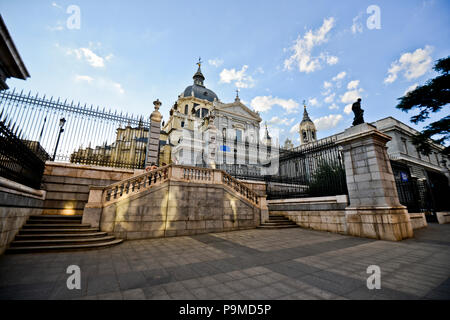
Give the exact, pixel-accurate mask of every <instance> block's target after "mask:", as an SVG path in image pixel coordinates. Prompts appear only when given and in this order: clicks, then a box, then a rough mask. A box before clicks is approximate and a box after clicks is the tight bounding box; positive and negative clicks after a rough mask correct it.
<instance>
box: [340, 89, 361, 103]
mask: <svg viewBox="0 0 450 320" xmlns="http://www.w3.org/2000/svg"><path fill="white" fill-rule="evenodd" d="M362 91H363V89H355V90H348V91H347V92H345V93H344V94H343V95H342V96H341V102H343V103H350V102H352V103H353V102H355V101H356V100H357V99H358V98H360V93H361V92H362Z"/></svg>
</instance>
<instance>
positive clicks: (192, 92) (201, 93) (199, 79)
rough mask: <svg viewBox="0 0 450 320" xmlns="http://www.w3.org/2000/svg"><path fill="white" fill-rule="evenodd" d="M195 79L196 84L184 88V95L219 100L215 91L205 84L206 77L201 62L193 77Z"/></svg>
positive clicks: (211, 100)
mask: <svg viewBox="0 0 450 320" xmlns="http://www.w3.org/2000/svg"><path fill="white" fill-rule="evenodd" d="M192 78H193V79H194V84H193V85H191V86H189V87H187V88H186V89H184V92H183V96H184V97H192V96H194V97H196V98H198V99H203V100H208V101H210V102H213V101H214V99H217V100H219V98H218V97H217V95H216V94H215V93H214V91H212V90H210V89H208V88H206V87H205V85H204V84H203V81H204V80H205V77H204V76H203V73H202V70H201V69H200V62H199V63H198V70H197V72H196V73H195V74H194V76H193V77H192Z"/></svg>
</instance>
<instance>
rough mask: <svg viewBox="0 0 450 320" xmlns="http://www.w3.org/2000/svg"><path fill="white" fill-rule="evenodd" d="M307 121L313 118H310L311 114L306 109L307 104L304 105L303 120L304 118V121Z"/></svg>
mask: <svg viewBox="0 0 450 320" xmlns="http://www.w3.org/2000/svg"><path fill="white" fill-rule="evenodd" d="M305 121H309V122H312V121H311V119H310V118H309V114H308V111H307V110H306V106H305V105H303V120H302V122H305Z"/></svg>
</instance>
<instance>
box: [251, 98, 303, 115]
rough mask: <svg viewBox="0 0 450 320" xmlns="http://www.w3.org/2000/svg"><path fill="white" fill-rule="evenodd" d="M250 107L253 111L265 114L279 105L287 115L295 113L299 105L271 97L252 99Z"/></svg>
mask: <svg viewBox="0 0 450 320" xmlns="http://www.w3.org/2000/svg"><path fill="white" fill-rule="evenodd" d="M250 105H251V107H252V108H253V109H254V110H255V111H259V112H265V111H268V110H270V109H271V108H272V107H273V106H274V105H279V106H281V107H282V108H283V109H285V110H286V111H287V112H288V113H292V112H295V111H296V110H297V108H298V106H299V104H298V103H297V102H296V101H294V100H292V99H289V100H286V99H281V98H277V97H272V96H258V97H254V98H253V99H252V101H251V102H250Z"/></svg>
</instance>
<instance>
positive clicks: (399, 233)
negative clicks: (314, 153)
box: [337, 123, 413, 241]
mask: <svg viewBox="0 0 450 320" xmlns="http://www.w3.org/2000/svg"><path fill="white" fill-rule="evenodd" d="M389 140H391V138H390V137H389V136H387V135H385V134H383V133H381V132H380V131H378V130H377V128H376V127H375V126H372V125H370V124H367V123H363V124H360V125H357V126H353V127H351V128H349V129H347V130H345V131H344V133H343V134H341V135H340V136H339V137H338V141H337V142H338V143H339V144H340V145H341V146H342V147H343V154H344V164H345V173H346V179H347V187H348V195H349V201H350V205H349V206H348V207H347V208H346V209H345V210H346V222H347V230H348V233H349V234H350V235H354V236H359V237H366V238H375V239H382V240H393V241H399V240H402V239H406V238H411V237H413V229H412V226H411V222H410V218H409V214H408V211H407V209H406V207H405V206H402V205H401V204H400V202H399V199H398V194H397V188H396V186H395V180H394V175H393V173H392V168H391V164H390V162H389V158H388V155H387V147H386V143H387V142H388V141H389Z"/></svg>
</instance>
